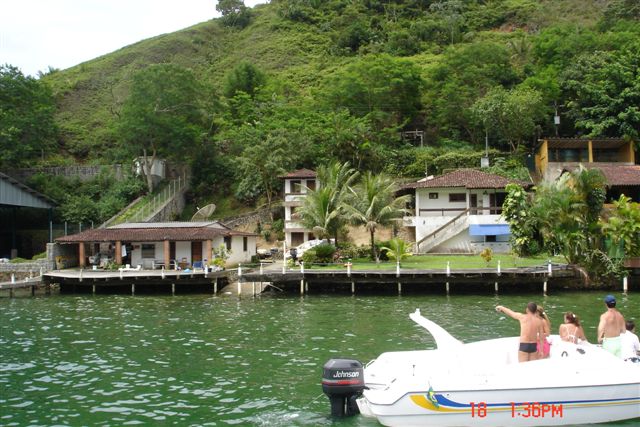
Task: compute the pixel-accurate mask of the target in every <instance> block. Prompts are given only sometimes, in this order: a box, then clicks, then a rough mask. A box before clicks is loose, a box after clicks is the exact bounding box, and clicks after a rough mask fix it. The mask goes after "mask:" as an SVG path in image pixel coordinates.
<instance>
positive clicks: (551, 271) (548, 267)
mask: <svg viewBox="0 0 640 427" xmlns="http://www.w3.org/2000/svg"><path fill="white" fill-rule="evenodd" d="M547 273H548V274H549V277H551V275H552V274H553V269H552V268H551V260H550V259H549V260H547Z"/></svg>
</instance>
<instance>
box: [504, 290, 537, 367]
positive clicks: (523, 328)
mask: <svg viewBox="0 0 640 427" xmlns="http://www.w3.org/2000/svg"><path fill="white" fill-rule="evenodd" d="M496 311H498V312H501V313H504V314H506V315H507V316H509V317H511V318H513V319H516V320H517V321H519V322H520V347H519V348H518V361H519V362H529V361H531V360H538V359H541V358H542V356H543V352H542V350H543V348H544V343H543V340H544V326H543V323H544V322H543V321H542V319H541V318H540V317H538V315H537V311H538V306H537V305H536V303H534V302H530V303H529V304H527V308H526V310H525V313H524V314H523V313H516V312H515V311H513V310H511V309H508V308H507V307H503V306H501V305H499V306H497V307H496Z"/></svg>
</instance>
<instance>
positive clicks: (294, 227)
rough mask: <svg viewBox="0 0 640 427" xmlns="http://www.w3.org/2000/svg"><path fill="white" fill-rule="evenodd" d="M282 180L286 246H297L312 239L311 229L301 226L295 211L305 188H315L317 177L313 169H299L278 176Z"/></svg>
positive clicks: (304, 194)
mask: <svg viewBox="0 0 640 427" xmlns="http://www.w3.org/2000/svg"><path fill="white" fill-rule="evenodd" d="M280 179H282V180H283V181H284V235H285V241H286V243H287V247H295V246H299V245H301V244H303V243H305V242H308V241H309V240H314V239H315V236H314V234H313V231H311V230H308V229H306V228H304V227H303V226H302V224H300V223H299V222H298V221H299V220H300V216H299V214H298V213H297V212H296V211H297V210H298V209H300V207H301V206H302V203H303V201H304V198H305V197H306V194H307V190H315V189H316V188H317V185H318V179H317V175H316V173H315V171H312V170H309V169H299V170H296V171H293V172H289V173H288V174H286V175H283V176H281V177H280Z"/></svg>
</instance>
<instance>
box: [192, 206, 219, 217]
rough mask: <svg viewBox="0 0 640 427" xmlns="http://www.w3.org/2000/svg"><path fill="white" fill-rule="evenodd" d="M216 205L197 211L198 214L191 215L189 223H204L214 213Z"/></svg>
mask: <svg viewBox="0 0 640 427" xmlns="http://www.w3.org/2000/svg"><path fill="white" fill-rule="evenodd" d="M215 210H216V205H215V204H213V203H211V204H209V205H207V206H205V207H204V208H201V209H198V212H196V213H195V214H193V216H192V217H191V221H205V220H207V219H209V217H210V216H211V215H212V214H213V213H214V212H215Z"/></svg>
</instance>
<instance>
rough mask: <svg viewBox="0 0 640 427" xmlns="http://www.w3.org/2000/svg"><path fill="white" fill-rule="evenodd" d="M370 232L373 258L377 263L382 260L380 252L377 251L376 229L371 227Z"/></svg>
mask: <svg viewBox="0 0 640 427" xmlns="http://www.w3.org/2000/svg"><path fill="white" fill-rule="evenodd" d="M369 234H370V235H371V259H373V260H375V261H376V264H377V263H378V262H380V260H379V259H378V252H377V251H376V241H375V237H374V234H375V231H374V230H373V229H371V230H369Z"/></svg>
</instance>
